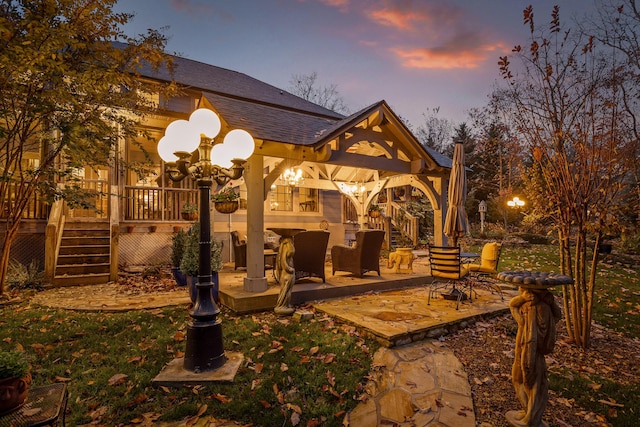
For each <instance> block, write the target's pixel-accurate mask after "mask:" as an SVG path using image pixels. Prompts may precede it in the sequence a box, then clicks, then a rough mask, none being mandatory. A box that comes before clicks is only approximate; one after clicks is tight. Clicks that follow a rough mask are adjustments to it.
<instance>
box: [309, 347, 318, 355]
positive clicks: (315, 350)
mask: <svg viewBox="0 0 640 427" xmlns="http://www.w3.org/2000/svg"><path fill="white" fill-rule="evenodd" d="M318 351H320V347H318V346H315V347H311V349H310V350H309V354H311V355H312V356H313V355H314V354H316V353H317V352H318Z"/></svg>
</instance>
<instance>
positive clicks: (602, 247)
mask: <svg viewBox="0 0 640 427" xmlns="http://www.w3.org/2000/svg"><path fill="white" fill-rule="evenodd" d="M611 249H613V245H612V244H611V243H600V244H599V245H598V253H599V254H610V253H611Z"/></svg>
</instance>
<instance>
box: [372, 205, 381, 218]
mask: <svg viewBox="0 0 640 427" xmlns="http://www.w3.org/2000/svg"><path fill="white" fill-rule="evenodd" d="M380 214H381V210H380V206H379V205H378V204H377V203H373V204H371V206H369V216H370V217H371V218H378V217H379V216H380Z"/></svg>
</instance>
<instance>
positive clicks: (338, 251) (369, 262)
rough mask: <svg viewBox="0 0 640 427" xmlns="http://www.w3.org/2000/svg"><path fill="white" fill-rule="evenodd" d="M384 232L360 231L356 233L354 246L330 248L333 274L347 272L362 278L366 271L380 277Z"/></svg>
mask: <svg viewBox="0 0 640 427" xmlns="http://www.w3.org/2000/svg"><path fill="white" fill-rule="evenodd" d="M384 237H385V232H384V230H360V231H357V232H356V235H355V238H356V241H355V245H354V246H353V247H350V246H346V245H335V246H333V247H332V248H331V264H332V266H333V267H332V269H333V274H334V275H335V274H336V271H348V272H351V273H353V274H355V275H356V276H358V277H362V276H363V275H364V274H365V273H366V272H368V271H375V272H377V273H378V276H380V249H381V248H382V242H384Z"/></svg>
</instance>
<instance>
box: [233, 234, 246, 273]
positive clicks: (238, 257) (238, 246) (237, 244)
mask: <svg viewBox="0 0 640 427" xmlns="http://www.w3.org/2000/svg"><path fill="white" fill-rule="evenodd" d="M231 243H232V244H233V258H234V262H235V265H234V267H233V269H234V270H237V269H238V268H247V242H245V241H244V240H240V236H238V232H237V231H232V232H231Z"/></svg>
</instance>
